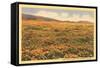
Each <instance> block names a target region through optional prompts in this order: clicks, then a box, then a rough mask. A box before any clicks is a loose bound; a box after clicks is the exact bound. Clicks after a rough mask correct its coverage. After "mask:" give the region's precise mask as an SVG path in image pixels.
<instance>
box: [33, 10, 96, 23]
mask: <svg viewBox="0 0 100 68" xmlns="http://www.w3.org/2000/svg"><path fill="white" fill-rule="evenodd" d="M33 15H37V16H43V17H49V18H53V19H57V20H61V21H81V20H82V21H84V20H85V21H91V22H94V21H95V20H94V18H93V17H91V15H89V14H82V15H80V14H78V13H76V14H75V13H73V14H69V13H68V12H53V11H45V10H40V11H37V12H36V13H34V14H33ZM70 15H71V16H70Z"/></svg>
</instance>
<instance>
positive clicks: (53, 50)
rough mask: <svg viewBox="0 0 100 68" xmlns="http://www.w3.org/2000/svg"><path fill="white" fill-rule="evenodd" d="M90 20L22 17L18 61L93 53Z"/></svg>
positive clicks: (86, 55)
mask: <svg viewBox="0 0 100 68" xmlns="http://www.w3.org/2000/svg"><path fill="white" fill-rule="evenodd" d="M93 39H94V25H93V23H87V22H85V23H83V22H82V23H81V22H80V23H79V22H75V23H72V22H59V21H44V20H23V21H22V61H30V60H31V61H32V60H33V61H34V60H48V59H59V58H65V59H69V58H80V57H81V58H87V57H93V56H94V40H93Z"/></svg>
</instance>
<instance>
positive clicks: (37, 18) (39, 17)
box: [22, 14, 92, 23]
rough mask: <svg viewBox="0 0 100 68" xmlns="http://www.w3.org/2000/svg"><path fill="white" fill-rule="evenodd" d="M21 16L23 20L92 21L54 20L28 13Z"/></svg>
mask: <svg viewBox="0 0 100 68" xmlns="http://www.w3.org/2000/svg"><path fill="white" fill-rule="evenodd" d="M22 18H23V19H24V20H43V21H58V22H63V23H92V22H89V21H76V22H75V21H61V20H56V19H52V18H48V17H42V16H35V15H28V14H22Z"/></svg>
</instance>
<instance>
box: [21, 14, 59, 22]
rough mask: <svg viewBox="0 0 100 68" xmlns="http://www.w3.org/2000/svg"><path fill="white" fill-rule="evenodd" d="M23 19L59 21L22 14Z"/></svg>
mask: <svg viewBox="0 0 100 68" xmlns="http://www.w3.org/2000/svg"><path fill="white" fill-rule="evenodd" d="M22 18H23V19H26V20H45V21H59V20H56V19H52V18H47V17H42V16H35V15H28V14H22Z"/></svg>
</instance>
